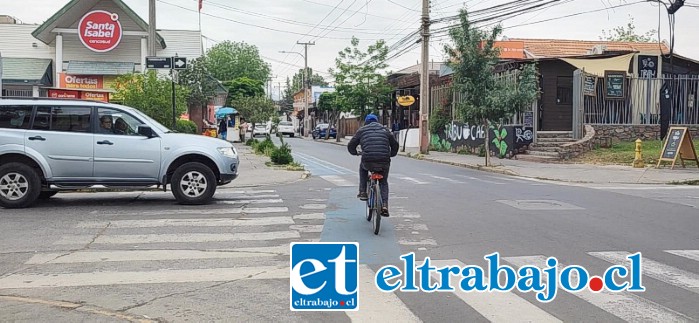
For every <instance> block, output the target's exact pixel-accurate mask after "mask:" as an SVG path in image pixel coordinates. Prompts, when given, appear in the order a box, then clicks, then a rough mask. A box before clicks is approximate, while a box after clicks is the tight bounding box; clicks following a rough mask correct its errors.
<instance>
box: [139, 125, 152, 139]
mask: <svg viewBox="0 0 699 323" xmlns="http://www.w3.org/2000/svg"><path fill="white" fill-rule="evenodd" d="M138 134H139V135H141V136H144V137H148V138H153V137H155V134H154V133H153V129H151V127H150V126H146V125H140V126H138Z"/></svg>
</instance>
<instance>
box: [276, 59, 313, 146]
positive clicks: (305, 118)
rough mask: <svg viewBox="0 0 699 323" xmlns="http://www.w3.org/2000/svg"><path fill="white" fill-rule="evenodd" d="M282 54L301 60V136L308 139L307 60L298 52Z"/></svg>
mask: <svg viewBox="0 0 699 323" xmlns="http://www.w3.org/2000/svg"><path fill="white" fill-rule="evenodd" d="M279 52H280V53H282V54H296V55H299V56H301V57H302V58H303V61H304V63H303V74H302V84H303V86H302V88H303V101H304V102H303V107H304V113H303V132H304V133H303V134H302V135H303V136H306V137H308V91H306V71H308V59H307V58H306V56H305V55H303V54H301V53H299V52H288V51H284V50H282V51H279Z"/></svg>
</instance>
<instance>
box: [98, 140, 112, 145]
mask: <svg viewBox="0 0 699 323" xmlns="http://www.w3.org/2000/svg"><path fill="white" fill-rule="evenodd" d="M97 144H98V145H110V146H111V145H113V144H114V143H113V142H111V141H109V140H102V141H98V142H97Z"/></svg>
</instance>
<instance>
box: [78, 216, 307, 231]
mask: <svg viewBox="0 0 699 323" xmlns="http://www.w3.org/2000/svg"><path fill="white" fill-rule="evenodd" d="M280 224H294V220H293V219H292V218H290V217H264V218H249V217H248V218H239V219H232V218H223V219H220V218H219V219H156V220H115V221H109V222H104V221H101V222H81V223H79V224H78V226H77V227H78V228H85V229H97V228H103V227H105V226H107V225H109V227H110V228H112V229H120V228H156V227H234V226H263V225H280Z"/></svg>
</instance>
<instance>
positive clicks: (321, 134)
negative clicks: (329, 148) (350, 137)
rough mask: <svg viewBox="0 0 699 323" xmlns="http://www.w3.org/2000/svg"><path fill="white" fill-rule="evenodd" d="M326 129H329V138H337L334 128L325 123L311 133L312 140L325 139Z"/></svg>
mask: <svg viewBox="0 0 699 323" xmlns="http://www.w3.org/2000/svg"><path fill="white" fill-rule="evenodd" d="M328 128H330V138H333V139H335V138H337V131H336V130H335V126H332V127H331V126H330V125H329V124H327V123H321V124H319V125H317V126H316V127H315V129H313V131H312V132H311V136H313V139H318V138H323V139H324V138H325V136H326V134H327V132H328Z"/></svg>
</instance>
